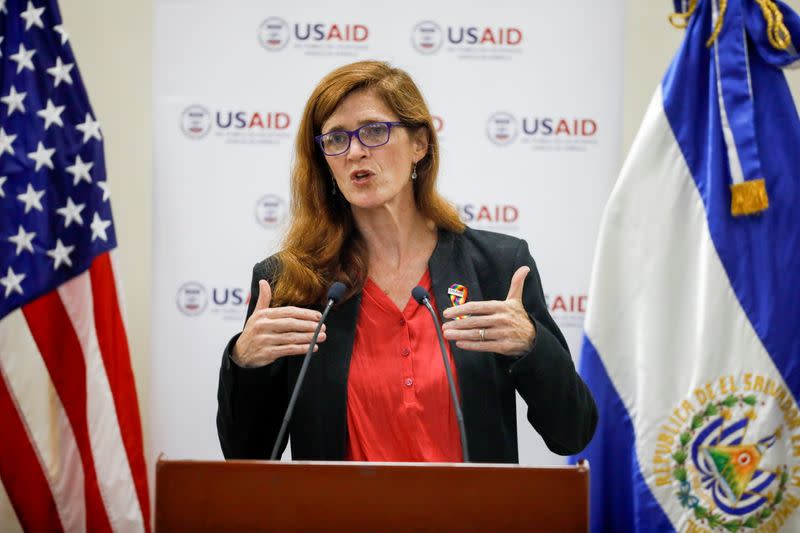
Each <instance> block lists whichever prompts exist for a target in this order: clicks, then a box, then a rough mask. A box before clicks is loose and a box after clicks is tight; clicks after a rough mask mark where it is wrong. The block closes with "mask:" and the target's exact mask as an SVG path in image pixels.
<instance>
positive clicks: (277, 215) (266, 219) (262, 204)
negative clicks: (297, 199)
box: [255, 194, 288, 229]
mask: <svg viewBox="0 0 800 533" xmlns="http://www.w3.org/2000/svg"><path fill="white" fill-rule="evenodd" d="M255 211H256V221H257V222H258V223H259V225H260V226H261V227H262V228H265V229H275V228H277V227H279V226H280V225H281V224H283V222H284V220H286V215H287V212H288V210H287V208H286V202H284V201H283V198H281V197H280V196H276V195H274V194H266V195H264V196H262V197H261V198H259V199H258V201H257V202H256V209H255Z"/></svg>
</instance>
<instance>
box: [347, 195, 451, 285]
mask: <svg viewBox="0 0 800 533" xmlns="http://www.w3.org/2000/svg"><path fill="white" fill-rule="evenodd" d="M353 218H354V220H355V224H356V227H357V228H358V231H359V233H360V234H361V236H362V238H363V239H364V242H365V244H366V246H367V252H368V254H369V264H370V270H372V268H373V266H376V265H381V267H382V268H390V269H392V268H398V269H399V268H401V266H402V265H403V264H404V263H405V262H407V261H409V260H413V259H414V258H415V257H417V256H418V255H419V254H424V255H426V257H427V256H430V253H431V252H432V251H433V248H434V247H435V244H436V227H435V226H434V224H433V223H432V222H430V221H428V220H426V219H425V217H424V216H423V215H422V213H420V212H419V210H418V209H417V207H416V205H414V204H413V203H412V204H411V205H410V206H403V207H400V206H384V207H380V208H377V209H369V210H354V211H353Z"/></svg>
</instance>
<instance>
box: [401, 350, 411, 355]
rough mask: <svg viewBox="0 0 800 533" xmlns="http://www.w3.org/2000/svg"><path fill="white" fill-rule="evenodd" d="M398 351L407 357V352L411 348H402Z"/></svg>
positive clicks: (408, 352)
mask: <svg viewBox="0 0 800 533" xmlns="http://www.w3.org/2000/svg"><path fill="white" fill-rule="evenodd" d="M400 353H401V354H402V355H403V357H408V354H410V353H411V350H409V349H408V348H403V351H402V352H400Z"/></svg>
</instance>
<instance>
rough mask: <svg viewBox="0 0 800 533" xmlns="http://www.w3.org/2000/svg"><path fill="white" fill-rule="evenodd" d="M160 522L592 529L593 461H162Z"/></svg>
mask: <svg viewBox="0 0 800 533" xmlns="http://www.w3.org/2000/svg"><path fill="white" fill-rule="evenodd" d="M155 520H156V532H158V533H163V532H168V531H296V530H305V531H307V530H317V531H319V530H328V531H387V530H390V531H398V530H404V531H407V530H411V531H469V530H471V531H548V532H549V531H558V532H566V531H581V532H585V531H588V528H589V468H588V465H587V464H585V463H584V464H579V465H578V466H571V467H546V468H528V467H521V466H516V465H480V464H440V463H437V464H423V463H345V462H342V463H340V462H331V463H327V462H325V463H323V462H289V463H287V462H279V461H162V460H159V461H158V464H157V465H156V515H155Z"/></svg>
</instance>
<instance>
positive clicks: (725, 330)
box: [581, 0, 800, 533]
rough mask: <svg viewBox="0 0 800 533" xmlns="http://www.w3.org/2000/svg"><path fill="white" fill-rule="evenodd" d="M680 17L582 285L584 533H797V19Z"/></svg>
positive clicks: (773, 15) (750, 12) (694, 10)
mask: <svg viewBox="0 0 800 533" xmlns="http://www.w3.org/2000/svg"><path fill="white" fill-rule="evenodd" d="M676 11H678V12H679V13H677V14H676V15H674V16H673V17H672V19H671V20H672V21H673V23H674V24H676V25H681V26H685V27H686V36H685V39H684V42H683V44H682V46H681V48H680V50H679V52H678V54H677V56H676V57H675V59H674V61H673V63H672V65H671V66H670V68H669V70H668V71H667V73H666V75H665V76H664V79H663V82H662V83H661V85H660V86H659V87H658V89H657V90H656V94H655V96H654V98H653V100H652V102H651V104H650V107H649V109H648V111H647V114H646V116H645V118H644V121H643V123H642V126H641V129H640V131H639V134H638V136H637V137H636V140H635V141H634V143H633V146H632V148H631V151H630V154H629V156H628V159H627V161H626V163H625V165H624V166H623V169H622V172H621V175H620V178H619V180H618V182H617V184H616V186H615V189H614V191H613V193H612V195H611V197H610V200H609V203H608V205H607V207H606V211H605V214H604V217H603V222H602V226H601V230H600V236H599V239H598V245H597V246H598V247H597V254H596V256H595V263H594V269H593V274H592V282H591V288H590V297H589V302H590V303H589V309H588V313H587V317H586V326H585V328H586V329H585V339H584V345H583V353H582V362H581V372H582V375H583V376H584V379H585V380H586V381H587V382H588V384H589V386H590V387H591V389H592V391H593V393H594V394H595V399H596V400H597V403H598V406H599V409H600V413H601V414H600V425H599V426H598V428H597V432H596V434H595V437H594V440H593V442H592V443H591V444H590V446H589V448H588V449H587V452H586V457H588V459H589V462H590V467H591V522H592V531H613V532H625V531H638V532H648V533H649V532H653V531H673V530H674V531H704V532H705V531H730V532H750V531H752V532H755V531H800V511H798V510H797V508H798V506H800V411H798V393H800V120H799V119H798V115H797V110H796V109H795V107H794V104H793V102H792V96H791V94H790V92H789V88H788V86H787V84H786V80H785V78H784V75H783V72H782V71H781V68H783V67H787V66H790V65H791V64H792V63H795V65H797V64H798V59H800V56H798V53H797V47H799V46H800V18H799V17H798V16H797V15H796V14H795V13H793V12H792V11H791V9H790V8H788V7H787V6H786V5H785V4H783V3H781V2H777V1H773V0H727V1H725V0H697V1H694V0H692V1H690V2H683V3H681V2H676Z"/></svg>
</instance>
